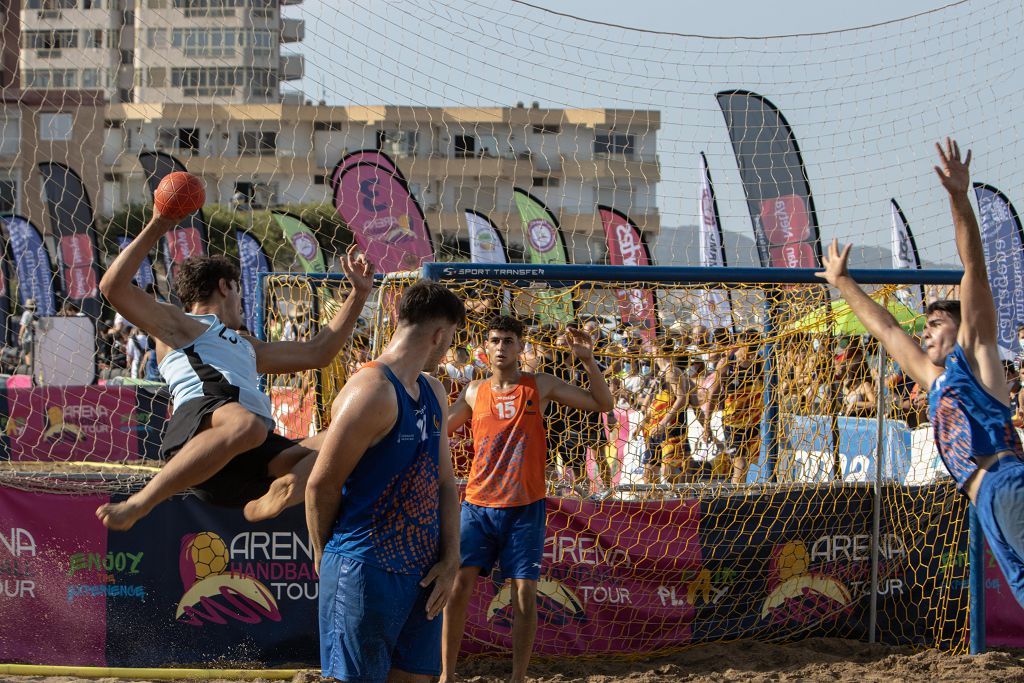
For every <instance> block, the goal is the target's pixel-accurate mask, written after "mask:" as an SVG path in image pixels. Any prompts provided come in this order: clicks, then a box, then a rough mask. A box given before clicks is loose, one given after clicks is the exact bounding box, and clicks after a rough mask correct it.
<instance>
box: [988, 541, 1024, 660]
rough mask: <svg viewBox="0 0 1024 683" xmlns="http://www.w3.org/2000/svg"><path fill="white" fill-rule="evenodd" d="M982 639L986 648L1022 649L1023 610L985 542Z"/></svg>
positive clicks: (1023, 633) (1023, 632)
mask: <svg viewBox="0 0 1024 683" xmlns="http://www.w3.org/2000/svg"><path fill="white" fill-rule="evenodd" d="M985 636H986V639H987V641H988V646H989V647H1024V608H1022V607H1021V606H1020V604H1019V603H1018V602H1017V600H1016V599H1015V598H1014V597H1013V591H1011V590H1010V587H1009V585H1007V583H1006V578H1005V577H1004V576H1003V572H1002V570H1001V569H999V565H998V564H996V560H995V557H993V556H992V551H991V550H990V549H989V547H988V543H987V542H986V543H985Z"/></svg>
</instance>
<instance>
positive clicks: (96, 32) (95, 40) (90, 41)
mask: <svg viewBox="0 0 1024 683" xmlns="http://www.w3.org/2000/svg"><path fill="white" fill-rule="evenodd" d="M82 47H94V48H95V47H103V29H101V28H98V29H91V28H90V29H86V30H85V31H82Z"/></svg>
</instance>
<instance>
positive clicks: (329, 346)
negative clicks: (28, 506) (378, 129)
mask: <svg viewBox="0 0 1024 683" xmlns="http://www.w3.org/2000/svg"><path fill="white" fill-rule="evenodd" d="M176 223H177V221H175V220H172V219H168V218H165V217H163V216H160V215H159V214H155V215H154V216H153V219H152V220H151V221H150V222H149V224H148V225H146V227H145V228H144V229H143V230H142V232H141V233H139V236H138V237H136V238H135V239H134V240H133V241H132V243H131V244H129V245H128V247H127V248H126V249H125V250H124V251H122V252H121V253H120V254H119V255H118V257H117V259H116V260H115V261H114V263H112V264H111V266H110V268H109V269H108V270H107V272H106V274H105V275H104V276H103V279H102V280H101V281H100V291H101V292H102V293H103V295H104V296H105V297H106V298H107V300H108V301H109V302H110V304H111V305H112V306H113V307H114V309H115V310H116V311H117V312H118V313H120V314H121V315H122V316H124V318H125V319H126V320H128V321H129V322H131V323H132V324H134V325H137V326H138V327H139V328H141V329H143V330H145V331H146V332H147V333H149V334H150V335H151V336H152V337H153V338H155V339H156V342H157V344H156V353H157V360H158V361H159V367H160V372H161V374H162V375H163V377H164V379H165V380H166V381H167V383H168V385H169V388H170V391H171V398H172V400H173V403H174V414H173V416H172V417H171V419H170V421H169V423H168V425H167V428H166V431H165V432H164V437H163V443H162V445H161V455H162V456H163V457H164V458H165V459H167V461H168V462H167V464H166V465H164V467H163V468H162V469H161V470H160V472H159V473H158V474H157V475H156V476H155V477H153V479H151V480H150V481H149V482H148V483H147V484H146V486H145V488H143V489H142V490H141V491H139V492H137V493H135V494H134V495H132V496H131V497H129V498H128V499H127V500H125V501H123V502H117V503H109V504H107V505H102V506H100V507H99V508H98V509H97V510H96V516H97V517H99V519H100V520H101V521H102V522H103V524H104V525H106V526H107V527H108V528H110V529H116V530H124V529H128V528H130V527H131V526H132V525H133V524H135V522H137V521H138V520H139V519H141V518H142V517H144V516H145V515H146V514H148V513H149V511H150V510H152V509H153V507H155V506H156V505H157V504H159V503H161V502H163V501H164V500H167V499H168V498H170V497H171V496H173V495H175V494H177V493H181V492H182V491H185V490H186V489H188V488H195V489H196V490H197V491H198V492H199V493H200V494H201V495H202V496H203V497H204V498H205V499H207V500H209V501H210V502H212V503H215V504H219V505H225V506H230V507H244V509H245V516H246V518H247V519H249V520H250V521H256V520H260V519H267V518H269V517H273V516H276V515H277V514H279V513H280V512H281V510H283V509H284V508H285V507H287V506H289V505H294V504H297V503H299V502H301V500H302V497H303V492H304V489H305V481H306V479H307V478H308V476H309V472H310V470H311V469H312V466H313V460H314V458H315V456H316V451H317V449H318V448H319V444H320V441H321V440H322V438H321V435H317V436H314V437H310V438H309V439H305V440H303V441H302V442H300V443H295V442H293V441H291V440H289V439H286V438H284V437H282V436H279V435H277V434H275V433H274V431H273V428H274V420H273V417H272V416H271V412H270V400H269V398H268V397H267V396H266V394H264V393H263V392H261V391H260V390H259V387H258V385H257V381H258V375H259V374H262V373H278V374H280V373H289V372H299V371H302V370H312V369H315V368H322V367H325V366H326V365H327V364H328V363H330V362H331V360H333V359H334V357H335V356H336V355H337V354H338V352H339V351H341V349H342V346H343V345H344V344H345V342H346V341H347V340H348V339H349V337H350V336H351V334H352V331H353V329H354V328H355V326H356V322H357V321H358V319H359V314H360V313H361V312H362V308H363V304H364V303H365V302H366V299H367V297H368V296H369V293H370V289H371V288H372V286H373V272H374V271H373V266H372V265H371V264H370V263H368V262H367V261H366V259H365V258H363V256H361V255H359V256H357V255H356V254H355V253H354V250H353V249H349V251H348V254H346V257H345V259H343V262H342V267H343V269H344V271H345V275H346V276H347V277H348V280H349V283H350V284H351V286H352V291H351V293H350V294H349V296H348V298H347V299H346V300H345V303H344V304H343V305H342V307H341V309H340V310H339V311H338V313H337V314H336V315H335V316H334V319H333V320H331V321H330V323H328V324H327V325H325V326H324V327H323V329H322V330H321V331H320V332H319V333H318V334H317V335H316V336H315V337H313V338H312V339H310V340H308V341H281V342H271V343H265V342H260V341H258V340H256V339H254V338H252V337H249V336H246V335H242V334H240V333H238V332H237V331H236V330H238V328H239V327H241V326H242V299H241V293H240V291H239V272H238V268H237V267H235V265H234V264H233V263H231V262H230V261H229V260H227V259H226V258H223V257H217V256H211V257H200V258H192V259H189V260H187V261H185V262H184V263H183V264H182V265H181V267H180V268H179V270H178V273H177V276H176V278H175V291H176V293H177V295H178V298H179V299H180V300H181V304H182V307H183V308H184V309H185V311H182V310H181V309H179V308H177V307H176V306H173V305H171V304H167V303H162V302H159V301H156V300H155V299H154V298H153V297H152V296H150V295H149V294H147V293H145V292H144V291H143V290H141V289H139V288H138V287H136V286H135V285H134V284H132V277H133V275H134V273H135V272H136V271H137V270H138V267H139V264H140V263H141V262H142V260H143V258H145V256H146V254H148V253H149V252H150V251H151V250H152V249H153V247H155V246H156V245H157V243H158V242H159V241H160V238H161V237H163V235H164V234H165V233H166V232H167V231H168V230H170V229H171V228H173V227H174V226H175V225H176Z"/></svg>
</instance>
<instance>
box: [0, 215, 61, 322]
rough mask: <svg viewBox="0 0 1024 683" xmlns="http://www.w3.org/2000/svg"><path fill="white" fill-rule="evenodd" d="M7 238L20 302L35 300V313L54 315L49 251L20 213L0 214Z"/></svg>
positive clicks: (35, 230) (34, 228)
mask: <svg viewBox="0 0 1024 683" xmlns="http://www.w3.org/2000/svg"><path fill="white" fill-rule="evenodd" d="M0 221H2V222H3V225H4V228H5V229H6V230H7V237H8V239H9V241H10V247H11V258H13V259H14V268H15V270H17V272H18V296H19V298H20V299H21V305H22V306H24V305H25V304H26V303H28V300H29V299H32V300H34V301H35V302H36V314H37V315H41V316H47V315H55V314H56V313H57V309H56V302H55V300H54V296H53V271H52V270H51V268H50V255H49V254H48V253H47V251H46V245H44V244H43V238H42V237H40V235H39V231H38V230H37V229H36V226H34V225H32V223H30V222H29V221H28V219H26V218H22V217H21V216H4V217H2V218H0Z"/></svg>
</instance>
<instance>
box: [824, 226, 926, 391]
mask: <svg viewBox="0 0 1024 683" xmlns="http://www.w3.org/2000/svg"><path fill="white" fill-rule="evenodd" d="M850 247H851V245H849V244H847V245H846V246H845V247H844V248H843V250H842V252H840V251H839V240H832V244H830V245H829V246H828V253H826V254H825V257H824V259H823V263H824V265H825V270H823V271H821V272H819V273H816V274H817V276H818V277H821V278H824V279H825V280H827V281H828V283H829V284H830V285H832V286H833V287H835V288H836V289H838V290H839V294H840V295H841V296H842V297H843V299H845V300H846V303H848V304H849V305H850V308H851V309H852V310H853V313H854V315H856V316H857V319H858V320H860V321H861V323H863V324H864V327H865V328H867V331H868V332H869V333H870V334H871V336H872V337H874V338H875V339H877V340H878V341H880V342H882V346H884V347H885V349H886V351H888V352H889V355H891V356H892V357H893V358H895V359H896V362H897V363H899V364H900V367H901V368H903V369H904V370H905V371H906V372H907V373H908V374H909V375H910V376H911V377H913V378H914V381H915V382H917V383H918V384H920V385H921V386H922V387H930V386H931V385H932V382H933V381H935V378H936V377H938V376H939V375H940V374H941V373H942V368H940V367H938V366H936V365H934V364H933V363H932V362H931V361H930V360H928V356H927V355H926V354H925V352H924V351H923V350H922V349H921V346H920V344H918V343H917V341H916V340H915V339H914V338H913V337H911V336H910V335H909V334H907V333H906V332H904V331H903V328H902V327H900V324H899V322H897V320H896V318H895V317H894V316H893V314H892V313H890V312H889V311H887V310H886V309H885V308H884V307H883V306H882V305H880V304H879V303H878V302H876V301H875V300H874V299H872V298H871V297H869V296H868V295H867V294H866V293H865V292H864V290H863V289H861V288H860V285H858V284H857V282H856V281H855V280H854V279H853V278H852V277H850V271H849V270H848V269H847V261H848V260H849V258H850Z"/></svg>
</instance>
